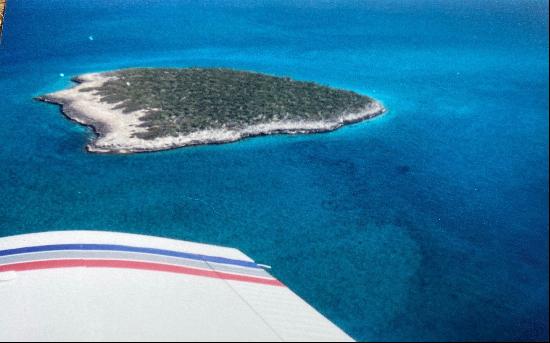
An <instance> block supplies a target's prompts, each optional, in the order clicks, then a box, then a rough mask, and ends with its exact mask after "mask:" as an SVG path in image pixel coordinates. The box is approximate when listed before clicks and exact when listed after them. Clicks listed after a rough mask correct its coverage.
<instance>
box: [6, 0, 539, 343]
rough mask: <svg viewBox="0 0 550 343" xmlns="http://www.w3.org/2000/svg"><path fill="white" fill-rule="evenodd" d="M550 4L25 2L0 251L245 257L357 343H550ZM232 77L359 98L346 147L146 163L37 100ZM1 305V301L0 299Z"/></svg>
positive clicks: (316, 145)
mask: <svg viewBox="0 0 550 343" xmlns="http://www.w3.org/2000/svg"><path fill="white" fill-rule="evenodd" d="M548 12H549V10H548V3H547V2H546V1H535V0H521V1H512V0H504V1H496V0H489V1H472V2H467V3H462V2H459V1H450V0H449V1H444V0H441V1H435V0H429V1H425V0H422V1H397V0H395V1H394V0H374V1H328V0H319V1H307V0H294V1H292V0H280V1H249V0H243V1H213V0H210V1H200V2H199V1H184V0H181V1H176V0H163V1H161V0H149V1H146V0H117V1H110V0H96V1H83V0H82V1H78V0H51V1H43V0H25V1H17V0H15V1H8V6H7V12H6V21H5V28H4V37H3V42H2V45H0V144H1V145H0V236H8V235H15V234H21V233H29V232H39V231H46V230H65V229H93V230H114V231H123V232H132V233H140V234H149V235H158V236H165V237H170V238H177V239H184V240H191V241H198V242H205V243H210V244H219V245H224V246H231V247H235V248H238V249H240V250H242V251H243V252H244V253H246V254H247V255H249V256H251V257H252V258H254V259H255V260H256V261H257V262H258V263H264V264H268V265H271V266H272V270H271V272H272V273H273V275H274V276H276V277H277V278H278V279H280V280H281V281H282V282H283V283H285V284H286V285H287V286H289V287H290V288H291V289H292V290H294V291H295V292H296V293H297V294H299V295H300V296H301V297H303V298H304V299H305V300H306V301H308V302H309V303H310V304H312V305H313V306H314V307H315V308H317V309H318V310H319V311H320V312H321V313H323V314H324V315H325V316H327V317H328V318H329V319H330V320H332V321H333V322H334V323H336V324H337V325H338V326H340V327H341V328H342V329H344V330H345V331H346V332H347V333H349V334H350V335H351V336H352V337H354V338H355V339H357V340H383V341H388V340H493V339H495V340H547V339H548V335H549V334H548V331H549V329H548V319H549V318H548V312H549V308H548V267H549V265H548V260H549V254H548V250H549V244H548V229H549V225H548V223H549V221H548V220H549V218H548V205H549V204H548V195H549V194H548V193H549V192H548V138H549V137H548V136H549V135H548V124H549V123H548V109H549V102H548V91H549V86H548V47H549V46H548ZM138 66H139V67H144V66H151V67H155V66H170V67H190V66H201V67H209V66H223V67H229V68H235V69H244V70H253V71H258V72H264V73H268V74H273V75H278V76H289V77H292V78H294V79H299V80H309V81H316V82H319V83H322V84H325V85H329V86H333V87H339V88H344V89H350V90H354V91H357V92H360V93H363V94H367V95H370V96H372V97H374V98H376V99H378V100H380V101H382V102H383V103H384V105H385V106H386V107H387V108H388V110H389V111H388V113H386V114H385V115H383V116H381V117H378V118H376V119H374V120H372V121H368V122H363V123H359V124H355V125H351V126H348V127H345V128H342V129H340V130H337V131H335V132H331V133H326V134H314V135H296V136H288V135H279V136H269V137H258V138H251V139H246V140H243V141H240V142H237V143H232V144H224V145H212V146H199V147H190V148H183V149H176V150H170V151H164V152H156V153H145V154H135V155H97V154H89V153H87V152H86V151H85V150H84V146H85V144H86V142H88V141H89V140H90V139H92V138H93V133H92V131H91V130H90V129H89V128H85V127H82V126H79V125H77V124H75V123H73V122H70V121H69V120H67V119H66V118H64V117H63V116H62V115H61V114H60V111H59V108H58V107H56V106H53V105H49V104H45V103H41V102H37V101H34V100H33V97H34V96H37V95H41V94H44V93H47V92H51V91H55V90H59V89H62V88H65V87H69V86H70V85H71V81H70V78H71V77H72V76H75V75H78V74H82V73H87V72H96V71H106V70H112V69H118V68H126V67H138ZM0 307H1V299H0Z"/></svg>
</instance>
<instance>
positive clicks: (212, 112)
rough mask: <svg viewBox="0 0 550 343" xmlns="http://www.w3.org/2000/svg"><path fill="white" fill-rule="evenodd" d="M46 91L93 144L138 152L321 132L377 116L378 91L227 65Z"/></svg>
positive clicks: (146, 72)
mask: <svg viewBox="0 0 550 343" xmlns="http://www.w3.org/2000/svg"><path fill="white" fill-rule="evenodd" d="M73 81H75V82H77V85H75V86H74V87H72V88H70V89H66V90H62V91H59V92H56V93H51V94H47V95H43V96H40V97H38V98H37V99H38V100H41V101H45V102H50V103H55V104H58V105H60V106H61V108H62V111H63V113H64V114H65V115H66V116H67V117H68V118H69V119H71V120H74V121H76V122H78V123H81V124H83V125H87V126H91V127H92V128H93V129H94V131H95V132H96V134H97V137H96V139H95V140H93V141H92V142H91V143H90V144H88V145H87V150H88V151H91V152H102V153H134V152H145V151H157V150H165V149H173V148H177V147H183V146H190V145H198V144H219V143H226V142H233V141H236V140H239V139H242V138H246V137H251V136H259V135H268V134H280V133H286V134H298V133H315V132H326V131H331V130H335V129H337V128H339V127H341V126H343V125H345V124H350V123H355V122H359V121H362V120H366V119H370V118H373V117H375V116H377V115H379V114H381V113H383V112H384V111H385V109H384V107H383V106H382V105H381V104H380V103H379V102H377V101H375V100H374V99H372V98H370V97H368V96H365V95H360V94H358V93H355V92H352V91H346V90H339V89H335V88H330V87H326V86H322V85H319V84H316V83H313V82H303V81H295V80H292V79H290V78H288V77H276V76H270V75H266V74H260V73H254V72H248V71H237V70H232V69H224V68H135V69H124V70H118V71H111V72H104V73H91V74H85V75H81V76H77V77H75V78H74V79H73Z"/></svg>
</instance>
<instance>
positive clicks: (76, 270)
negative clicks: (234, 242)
mask: <svg viewBox="0 0 550 343" xmlns="http://www.w3.org/2000/svg"><path fill="white" fill-rule="evenodd" d="M0 309H1V310H0V341H36V340H40V341H44V340H47V341H53V340H56V341H69V340H70V341H73V340H75V341H83V340H85V341H89V340H93V341H106V340H109V341H111V340H114V341H121V340H124V341H128V340H138V341H145V340H147V341H149V340H154V341H165V340H168V341H174V340H178V341H191V340H193V341H352V339H351V338H350V337H349V336H348V335H347V334H345V333H344V332H343V331H342V330H340V329H339V328H338V327H337V326H335V325H334V324H333V323H331V322H330V321H329V320H328V319H326V318H325V317H324V316H323V315H321V314H320V313H319V312H317V311H316V310H315V309H314V308H313V307H311V306H310V305H308V304H307V303H306V302H305V301H304V300H302V299H301V298H300V297H298V296H297V295H296V294H295V293H293V292H292V291H291V290H290V289H289V288H287V287H286V286H285V285H283V284H282V283H281V282H280V281H278V280H277V279H275V278H274V277H273V276H271V275H270V274H269V273H268V272H267V271H266V270H265V269H264V268H262V267H261V266H259V265H258V264H256V263H255V262H254V261H253V260H252V259H250V258H249V257H248V256H246V255H245V254H243V253H242V252H240V251H239V250H236V249H231V248H224V247H219V246H212V245H205V244H198V243H191V242H185V241H177V240H171V239H166V238H159V237H151V236H142V235H133V234H124V233H114V232H100V231H58V232H45V233H35V234H26V235H19V236H11V237H4V238H0Z"/></svg>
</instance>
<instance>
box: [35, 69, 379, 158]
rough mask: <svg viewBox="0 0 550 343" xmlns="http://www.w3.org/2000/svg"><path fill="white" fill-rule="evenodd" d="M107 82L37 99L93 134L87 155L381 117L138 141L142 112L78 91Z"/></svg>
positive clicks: (375, 109)
mask: <svg viewBox="0 0 550 343" xmlns="http://www.w3.org/2000/svg"><path fill="white" fill-rule="evenodd" d="M109 78H110V77H109V76H105V75H103V74H99V73H92V74H85V75H81V76H78V77H76V78H74V79H73V81H75V82H77V84H76V85H75V86H74V87H72V88H69V89H65V90H61V91H59V92H55V93H51V94H47V95H43V96H39V97H37V98H36V100H39V101H44V102H48V103H53V104H57V105H59V106H61V111H62V112H63V114H64V115H65V116H66V117H67V118H69V119H70V120H72V121H75V122H77V123H79V124H82V125H85V126H89V127H91V128H92V129H93V130H94V132H95V134H96V138H95V139H94V140H93V141H92V142H90V143H89V144H88V145H87V146H86V150H87V151H89V152H94V153H117V154H128V153H139V152H151V151H160V150H169V149H175V148H180V147H186V146H194V145H206V144H223V143H230V142H235V141H238V140H241V139H244V138H248V137H255V136H265V135H274V134H311V133H321V132H328V131H333V130H336V129H338V128H340V127H342V126H344V125H347V124H353V123H357V122H360V121H364V120H368V119H372V118H374V117H376V116H378V115H380V114H382V113H384V112H385V108H384V106H383V105H382V104H381V103H379V102H377V101H373V102H371V103H370V104H369V105H367V106H366V107H365V108H364V109H363V110H361V111H359V112H356V113H343V114H341V115H340V116H337V117H335V118H334V119H331V120H330V121H275V122H270V123H265V124H256V125H249V126H246V127H243V128H240V129H229V128H227V129H225V128H224V129H206V130H198V131H195V132H191V133H188V134H181V135H178V136H168V137H158V138H155V139H142V138H138V137H136V136H135V135H134V134H135V133H138V132H143V131H144V130H146V129H145V128H143V127H141V126H140V123H141V121H140V117H142V116H143V115H145V114H146V113H145V112H144V111H135V112H131V113H123V112H122V110H120V109H115V108H114V107H116V104H108V103H105V102H102V101H101V100H100V99H99V96H97V95H95V94H93V93H91V92H81V91H80V90H81V89H82V88H84V87H97V86H101V85H102V84H103V83H104V82H105V81H107V80H108V79H109Z"/></svg>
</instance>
